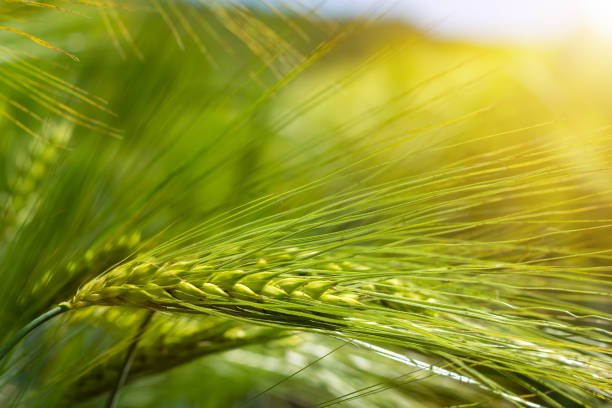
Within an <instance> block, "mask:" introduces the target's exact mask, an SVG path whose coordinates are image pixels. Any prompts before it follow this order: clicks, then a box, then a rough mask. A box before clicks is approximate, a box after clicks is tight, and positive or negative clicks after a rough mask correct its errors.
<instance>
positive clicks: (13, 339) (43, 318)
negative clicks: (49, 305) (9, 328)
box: [0, 305, 69, 361]
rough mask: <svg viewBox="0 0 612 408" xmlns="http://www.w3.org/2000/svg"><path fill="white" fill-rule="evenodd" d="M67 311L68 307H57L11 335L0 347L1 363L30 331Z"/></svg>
mask: <svg viewBox="0 0 612 408" xmlns="http://www.w3.org/2000/svg"><path fill="white" fill-rule="evenodd" d="M67 310H69V308H68V306H65V305H59V306H57V307H54V308H53V309H51V310H49V311H48V312H45V313H43V314H41V315H40V316H38V317H37V318H35V319H34V320H32V321H31V322H30V323H28V324H26V325H25V326H24V327H22V328H21V329H20V330H19V331H18V332H17V333H15V334H14V335H13V337H11V339H10V340H9V341H8V342H6V343H5V344H4V346H2V348H0V361H2V360H3V359H4V357H6V355H7V354H8V353H9V352H10V351H11V350H12V349H13V348H14V347H15V346H16V345H17V344H18V343H19V342H20V341H21V339H23V338H24V337H25V336H27V335H28V334H29V333H30V332H31V331H32V330H34V329H35V328H37V327H38V326H40V325H42V324H43V323H45V322H46V321H47V320H50V319H51V318H53V317H55V316H57V315H59V314H62V313H64V312H65V311H67Z"/></svg>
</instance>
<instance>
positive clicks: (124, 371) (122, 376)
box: [106, 312, 154, 408]
mask: <svg viewBox="0 0 612 408" xmlns="http://www.w3.org/2000/svg"><path fill="white" fill-rule="evenodd" d="M153 313H154V312H148V313H147V315H146V316H145V318H144V320H143V321H142V323H141V324H140V326H139V327H138V331H137V332H136V334H135V335H134V340H133V341H132V344H130V347H129V348H128V350H127V354H126V355H125V360H124V361H123V366H122V367H121V371H120V372H119V377H117V383H116V384H115V386H114V387H113V389H112V390H111V393H110V395H109V396H108V400H107V401H106V408H115V406H116V405H117V402H119V390H120V389H121V388H122V387H123V385H124V384H125V382H126V380H127V376H128V374H129V372H130V367H131V366H132V363H133V362H134V355H135V353H134V352H135V351H136V347H137V346H138V342H139V341H140V338H141V337H142V335H143V334H144V332H145V330H146V329H147V326H148V325H149V322H150V321H151V318H152V317H153Z"/></svg>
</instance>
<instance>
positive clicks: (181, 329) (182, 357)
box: [66, 311, 290, 404]
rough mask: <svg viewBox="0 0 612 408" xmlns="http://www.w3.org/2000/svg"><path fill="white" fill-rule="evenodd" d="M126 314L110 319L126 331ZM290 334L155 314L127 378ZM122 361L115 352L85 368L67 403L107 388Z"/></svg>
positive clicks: (115, 376)
mask: <svg viewBox="0 0 612 408" xmlns="http://www.w3.org/2000/svg"><path fill="white" fill-rule="evenodd" d="M106 313H108V311H107V312H106ZM125 317H126V316H125V313H123V314H122V315H121V316H120V319H118V320H116V319H113V320H112V321H113V322H114V324H116V325H121V326H122V327H123V328H122V329H121V330H129V319H128V321H127V322H122V321H121V320H125ZM107 318H108V316H107ZM107 320H108V319H107ZM107 323H108V322H107ZM124 323H125V324H124ZM115 329H119V328H118V327H116V328H115ZM289 334H290V332H288V331H282V330H277V329H275V328H269V327H258V326H253V325H248V324H244V323H241V322H236V321H231V320H227V319H219V318H212V317H206V318H202V317H186V316H183V317H177V316H167V315H163V314H156V315H155V316H154V318H153V321H152V322H151V325H150V328H149V330H147V332H145V334H144V335H143V337H142V338H141V339H140V341H139V343H138V347H137V349H136V352H135V355H134V360H133V363H132V366H131V369H130V375H129V379H130V380H133V379H136V378H140V377H143V376H148V375H153V374H156V373H160V372H163V371H166V370H168V369H170V368H173V367H176V366H178V365H181V364H185V363H187V362H190V361H193V360H194V359H197V358H200V357H203V356H206V355H210V354H215V353H220V352H223V351H227V350H232V349H236V348H242V347H245V346H249V345H253V344H259V343H263V342H268V341H271V340H278V339H282V338H284V337H287V336H288V335H289ZM122 363H123V357H122V355H121V354H115V355H112V356H107V357H105V359H104V360H102V361H99V363H98V364H96V365H94V366H93V367H91V368H90V369H88V370H86V371H85V372H84V373H83V374H82V375H81V376H79V378H78V380H77V381H76V382H75V383H74V385H73V386H72V387H71V388H70V393H69V395H67V396H66V398H67V400H66V404H69V403H70V402H76V401H83V400H86V399H89V398H92V397H95V396H97V395H99V394H101V393H103V392H106V391H109V390H110V389H111V388H112V387H113V385H114V383H115V381H116V378H117V376H118V373H119V370H120V369H121V365H122ZM68 399H69V400H68Z"/></svg>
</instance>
